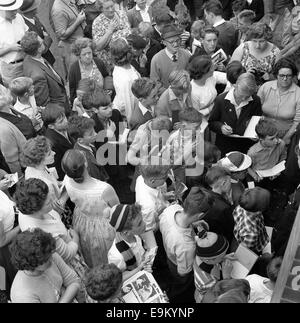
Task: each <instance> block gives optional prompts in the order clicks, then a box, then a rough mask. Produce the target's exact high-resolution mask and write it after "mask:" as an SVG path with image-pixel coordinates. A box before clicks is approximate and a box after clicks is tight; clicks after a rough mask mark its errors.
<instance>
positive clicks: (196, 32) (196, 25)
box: [191, 20, 205, 40]
mask: <svg viewBox="0 0 300 323" xmlns="http://www.w3.org/2000/svg"><path fill="white" fill-rule="evenodd" d="M204 27H205V22H204V21H203V20H196V21H194V22H193V24H192V27H191V36H192V37H194V38H195V39H197V40H200V39H201V30H202V29H203V28H204Z"/></svg>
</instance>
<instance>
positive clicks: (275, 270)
mask: <svg viewBox="0 0 300 323" xmlns="http://www.w3.org/2000/svg"><path fill="white" fill-rule="evenodd" d="M281 264H282V258H281V257H276V258H273V259H272V260H271V261H270V262H269V264H268V266H267V275H268V277H269V279H270V281H271V282H272V283H273V284H275V283H276V280H277V278H278V275H279V272H280V267H281Z"/></svg>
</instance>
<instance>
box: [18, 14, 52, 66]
mask: <svg viewBox="0 0 300 323" xmlns="http://www.w3.org/2000/svg"><path fill="white" fill-rule="evenodd" d="M23 18H24V20H25V23H26V25H27V26H28V28H29V29H28V31H34V32H36V33H37V34H38V35H39V36H40V37H41V38H42V39H43V42H44V46H45V52H44V54H43V55H42V56H43V57H44V58H45V59H46V60H47V61H48V62H49V63H50V64H51V65H53V64H54V62H55V58H54V56H53V55H52V53H51V51H50V47H51V44H52V42H53V40H52V38H51V37H50V36H45V35H44V32H47V30H46V28H45V27H44V26H43V24H42V23H41V22H40V20H39V18H38V17H37V16H36V17H34V22H35V23H34V24H33V23H32V22H31V21H29V20H28V19H27V18H26V17H25V16H23Z"/></svg>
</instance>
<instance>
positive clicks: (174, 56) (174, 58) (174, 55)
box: [172, 54, 177, 62]
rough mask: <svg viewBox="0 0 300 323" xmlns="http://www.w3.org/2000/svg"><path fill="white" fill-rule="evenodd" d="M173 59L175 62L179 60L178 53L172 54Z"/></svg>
mask: <svg viewBox="0 0 300 323" xmlns="http://www.w3.org/2000/svg"><path fill="white" fill-rule="evenodd" d="M172 61H173V62H177V56H176V54H173V55H172Z"/></svg>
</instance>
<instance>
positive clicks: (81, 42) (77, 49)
mask: <svg viewBox="0 0 300 323" xmlns="http://www.w3.org/2000/svg"><path fill="white" fill-rule="evenodd" d="M85 48H90V49H91V50H92V51H94V49H95V44H94V42H93V41H92V40H91V39H90V38H86V37H80V38H77V39H76V40H75V42H74V43H73V45H72V53H73V54H74V55H75V56H77V57H79V56H80V54H81V51H82V50H83V49H85Z"/></svg>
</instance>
